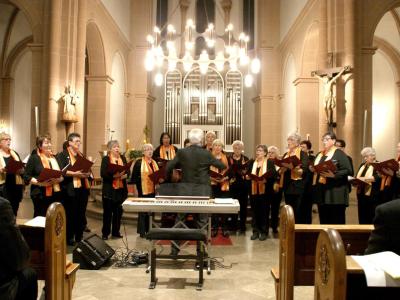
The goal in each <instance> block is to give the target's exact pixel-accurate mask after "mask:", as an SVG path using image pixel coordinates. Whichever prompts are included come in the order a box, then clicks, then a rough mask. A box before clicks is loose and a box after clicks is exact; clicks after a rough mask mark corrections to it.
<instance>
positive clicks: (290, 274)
mask: <svg viewBox="0 0 400 300" xmlns="http://www.w3.org/2000/svg"><path fill="white" fill-rule="evenodd" d="M327 228H334V229H336V230H337V231H338V232H339V233H340V235H341V237H342V240H343V243H344V245H345V249H346V252H347V254H348V255H357V254H362V253H364V250H365V248H366V247H367V244H368V238H369V236H370V234H371V231H372V230H373V225H320V224H295V219H294V214H293V210H292V208H291V207H290V206H289V205H285V206H283V207H282V208H281V212H280V239H279V269H277V268H272V270H271V274H272V277H273V279H274V281H275V291H276V298H277V299H285V300H293V297H294V294H293V293H294V286H296V285H303V286H304V285H305V286H312V285H314V276H315V275H314V269H315V247H316V245H317V239H318V235H319V233H320V232H321V230H324V229H327Z"/></svg>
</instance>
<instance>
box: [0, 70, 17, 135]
mask: <svg viewBox="0 0 400 300" xmlns="http://www.w3.org/2000/svg"><path fill="white" fill-rule="evenodd" d="M13 86H14V78H12V77H2V78H1V90H0V93H1V99H2V101H1V107H0V121H3V122H4V125H5V126H7V127H8V128H10V97H11V91H12V88H13Z"/></svg>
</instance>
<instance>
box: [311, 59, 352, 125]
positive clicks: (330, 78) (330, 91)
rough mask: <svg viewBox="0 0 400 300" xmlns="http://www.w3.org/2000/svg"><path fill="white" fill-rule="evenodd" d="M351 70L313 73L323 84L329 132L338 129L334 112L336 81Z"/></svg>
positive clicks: (348, 67) (347, 68) (339, 69)
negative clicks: (334, 119)
mask: <svg viewBox="0 0 400 300" xmlns="http://www.w3.org/2000/svg"><path fill="white" fill-rule="evenodd" d="M350 70H351V67H350V66H345V67H338V68H331V69H324V70H318V71H312V72H311V76H312V77H317V78H318V79H319V80H320V81H321V82H322V83H323V89H324V91H323V94H324V109H325V115H326V122H327V124H328V127H329V130H332V129H333V128H334V127H336V122H334V121H333V111H334V109H335V108H336V81H337V80H338V78H339V77H340V76H342V75H343V74H344V73H346V72H349V71H350Z"/></svg>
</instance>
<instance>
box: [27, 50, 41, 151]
mask: <svg viewBox="0 0 400 300" xmlns="http://www.w3.org/2000/svg"><path fill="white" fill-rule="evenodd" d="M28 47H29V49H30V50H31V52H32V74H34V75H33V76H32V102H31V103H32V112H31V145H34V144H35V143H34V141H35V139H36V131H35V130H36V128H35V126H36V125H35V106H37V107H38V108H39V112H40V111H42V110H44V107H41V98H42V93H41V92H42V90H41V82H42V66H43V61H42V57H43V45H42V44H28ZM42 126H43V122H42V120H41V117H40V114H39V133H40V132H41V131H40V130H41V127H42Z"/></svg>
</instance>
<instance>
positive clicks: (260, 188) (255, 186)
mask: <svg viewBox="0 0 400 300" xmlns="http://www.w3.org/2000/svg"><path fill="white" fill-rule="evenodd" d="M267 162H268V160H267V159H266V158H264V159H263V162H262V166H261V168H260V169H259V170H258V173H257V165H258V162H257V161H256V160H255V161H254V163H253V167H252V169H251V174H254V175H257V176H258V177H261V176H263V175H264V174H265V173H267ZM251 194H252V195H262V194H265V182H262V181H255V180H252V181H251Z"/></svg>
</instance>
